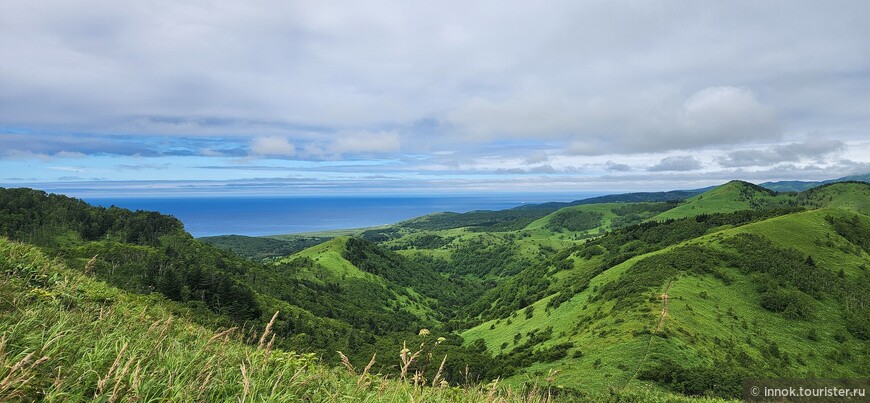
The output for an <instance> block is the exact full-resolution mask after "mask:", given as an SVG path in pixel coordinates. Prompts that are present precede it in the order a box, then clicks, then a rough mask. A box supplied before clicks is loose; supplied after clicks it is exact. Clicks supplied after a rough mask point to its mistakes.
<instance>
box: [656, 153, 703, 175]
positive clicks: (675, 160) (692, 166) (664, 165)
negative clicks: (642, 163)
mask: <svg viewBox="0 0 870 403" xmlns="http://www.w3.org/2000/svg"><path fill="white" fill-rule="evenodd" d="M698 169H701V161H698V160H697V159H695V157H692V156H690V155H685V156H675V157H666V158H663V159H662V160H661V161H660V162H659V163H658V164H656V165H653V166H651V167H649V168H648V169H647V171H650V172H664V171H695V170H698Z"/></svg>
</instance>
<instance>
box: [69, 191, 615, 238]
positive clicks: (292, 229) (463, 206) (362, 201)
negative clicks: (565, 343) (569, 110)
mask: <svg viewBox="0 0 870 403" xmlns="http://www.w3.org/2000/svg"><path fill="white" fill-rule="evenodd" d="M601 194H602V193H573V194H570V195H567V194H504V195H486V196H464V195H463V196H328V197H327V196H322V197H321V196H317V197H314V196H312V197H300V196H280V197H279V196H191V197H177V196H173V197H84V198H83V199H84V200H85V201H86V202H88V203H90V204H93V205H97V206H103V207H109V206H113V205H114V206H117V207H123V208H127V209H131V210H148V211H159V212H160V213H163V214H169V215H172V216H175V217H176V218H178V219H179V220H181V222H182V223H184V228H185V229H186V230H187V231H188V232H190V233H191V234H192V235H193V236H195V237H205V236H215V235H226V234H236V235H248V236H264V235H277V234H292V233H303V232H318V231H329V230H338V229H352V228H364V227H372V226H378V225H384V224H393V223H396V222H399V221H402V220H406V219H409V218H413V217H418V216H421V215H426V214H430V213H436V212H444V211H451V212H457V213H463V212H467V211H472V210H502V209H508V208H512V207H517V206H521V205H523V204H538V203H544V202H549V201H572V200H578V199H584V198H587V197H593V196H599V195H601Z"/></svg>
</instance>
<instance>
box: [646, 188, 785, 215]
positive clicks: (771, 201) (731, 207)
mask: <svg viewBox="0 0 870 403" xmlns="http://www.w3.org/2000/svg"><path fill="white" fill-rule="evenodd" d="M787 197H788V196H785V195H782V196H777V195H774V194H773V192H771V191H769V190H766V189H763V188H760V187H757V186H755V185H752V184H749V183H746V182H741V181H731V182H728V183H726V184H724V185H722V186H719V187H716V188H714V189H712V190H709V191H707V192H704V193H702V194H700V195H697V196H693V197H690V198H688V199H686V202H685V203H683V204H681V205H680V206H678V207H676V208H673V209H671V210H668V211H665V212H664V213H661V214H659V215H657V216H655V217H654V218H653V219H655V220H666V219H670V218H683V217H693V216H696V215H700V214H714V213H730V212H732V211H740V210H752V209H756V208H759V207H761V206H765V207H767V206H774V205H776V204H779V203H782V202H783V201H784V199H786V198H787Z"/></svg>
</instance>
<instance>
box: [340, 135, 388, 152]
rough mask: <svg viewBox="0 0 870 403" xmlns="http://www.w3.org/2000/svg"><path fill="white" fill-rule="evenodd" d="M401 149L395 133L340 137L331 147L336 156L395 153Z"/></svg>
mask: <svg viewBox="0 0 870 403" xmlns="http://www.w3.org/2000/svg"><path fill="white" fill-rule="evenodd" d="M400 149H401V140H400V138H399V134H398V133H395V132H357V133H347V134H342V135H340V136H339V137H338V138H337V139H335V140H334V142H333V143H332V145H331V146H330V150H331V151H332V152H333V153H336V154H357V153H361V154H368V153H376V154H377V153H395V152H398V151H399V150H400Z"/></svg>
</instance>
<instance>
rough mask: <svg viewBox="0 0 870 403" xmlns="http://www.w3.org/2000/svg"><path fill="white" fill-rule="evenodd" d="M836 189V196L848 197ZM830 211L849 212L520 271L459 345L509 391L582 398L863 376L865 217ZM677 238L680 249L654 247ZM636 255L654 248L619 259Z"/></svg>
mask: <svg viewBox="0 0 870 403" xmlns="http://www.w3.org/2000/svg"><path fill="white" fill-rule="evenodd" d="M832 186H835V188H834V189H829V190H828V192H830V193H831V194H839V195H841V196H843V197H846V198H848V197H849V196H848V195H854V194H855V192H853V191H849V190H847V189H846V187H847V186H850V185H848V184H841V185H832ZM837 187H839V189H838V188H837ZM732 190H733V189H732ZM736 194H737V195H740V193H739V192H736ZM738 201H740V200H738ZM744 201H745V200H744ZM717 202H719V201H717ZM720 204H722V203H720ZM828 205H829V206H840V207H845V208H835V207H828V208H823V209H819V210H812V211H805V212H789V211H788V210H786V211H783V212H782V213H780V214H773V215H768V216H766V217H765V216H764V214H765V213H763V212H759V213H755V214H756V216H755V217H754V218H750V219H748V220H742V222H743V223H742V224H741V223H740V222H741V220H738V218H739V217H740V216H741V215H744V214H743V213H733V214H732V215H719V216H718V217H720V218H715V217H717V216H713V218H714V219H715V221H718V223H717V224H716V225H713V226H706V227H705V226H698V224H701V223H700V222H699V221H696V220H695V219H694V218H690V219H686V220H679V221H673V222H663V223H658V224H655V223H649V224H645V225H643V226H638V227H633V228H629V229H626V230H624V231H621V232H620V231H617V232H616V233H614V235H613V236H605V237H603V238H601V239H600V240H596V241H593V242H589V243H587V244H586V245H583V246H579V247H577V248H574V249H573V251H571V250H568V251H565V252H563V253H560V254H559V255H557V257H556V258H554V260H552V261H551V262H549V263H547V264H544V265H542V266H541V267H540V269H536V270H537V271H534V270H533V271H531V272H529V273H528V274H527V273H525V272H524V273H520V274H519V275H518V277H517V279H518V280H520V281H516V284H517V286H518V287H514V288H511V287H508V285H509V284H511V283H512V282H511V281H508V282H507V283H505V286H500V288H503V290H502V292H499V291H498V290H494V291H493V292H492V293H488V294H487V295H491V296H492V297H495V298H494V299H492V298H490V299H487V298H486V297H487V295H485V298H484V299H483V300H482V301H481V304H480V309H478V310H476V311H475V310H472V311H471V312H472V314H474V312H481V313H482V314H483V316H482V317H483V319H484V322H482V323H480V324H479V325H477V326H475V327H473V328H471V329H469V330H467V331H465V332H464V333H463V337H464V338H465V339H466V342H467V343H469V344H475V343H482V344H483V345H485V346H486V347H487V349H488V351H490V352H492V353H493V354H495V355H496V357H497V359H500V360H501V361H502V362H503V363H504V364H503V365H509V366H513V367H515V368H517V369H518V370H519V372H518V373H517V374H516V375H514V376H513V377H511V378H509V379H508V380H507V381H508V382H509V383H513V384H520V383H522V382H523V380H524V379H528V378H529V377H534V376H536V375H537V376H540V374H546V373H547V372H548V371H550V370H555V369H558V370H559V371H561V373H560V376H561V377H562V378H561V379H562V380H563V381H565V382H566V383H568V384H572V385H580V386H579V387H580V389H581V390H586V391H593V390H601V389H602V388H614V389H616V390H623V389H626V388H628V389H632V388H636V387H642V385H644V384H649V383H652V384H653V385H656V386H657V387H665V388H668V389H670V390H672V391H674V392H679V393H684V394H690V395H704V394H709V393H712V394H715V395H718V396H721V397H739V396H740V379H742V378H744V377H748V376H751V377H765V376H775V377H813V376H817V377H818V376H826V377H856V376H859V377H860V376H866V374H867V368H870V359H868V357H870V355H868V354H870V342H868V340H870V311H868V308H867V301H866V300H865V298H866V295H867V294H866V290H867V289H870V269H868V267H870V254H868V253H870V249H868V247H870V245H868V244H867V241H866V239H870V217H867V216H866V215H864V214H861V213H860V212H859V211H857V209H859V208H860V207H854V206H856V205H855V204H852V203H847V202H845V201H843V200H837V198H836V197H834V198H833V199H830V200H828ZM861 205H863V204H861V203H859V204H858V205H857V206H861ZM848 206H852V207H848ZM704 219H705V220H708V221H709V220H710V219H711V218H704ZM675 225H677V227H675ZM665 226H670V228H668V229H667V230H666V231H664V232H662V231H658V230H657V228H665ZM695 227H697V228H698V229H699V230H700V231H697V232H696V231H695V230H692V228H695ZM677 228H683V230H682V233H684V234H685V236H683V237H682V238H684V239H683V240H680V238H681V237H679V236H678V237H676V238H673V240H674V241H677V242H660V243H659V244H658V245H653V244H650V242H653V243H654V242H655V240H656V239H660V237H661V236H662V234H670V235H671V236H673V235H675V234H677V233H679V232H675V231H676V230H677ZM619 234H624V235H619ZM620 237H624V238H625V237H628V238H626V239H629V238H633V239H635V240H636V241H635V246H634V247H628V246H629V245H628V244H626V243H625V242H624V241H622V240H620ZM611 240H612V241H611ZM637 242H640V243H637ZM646 245H650V246H646ZM614 247H617V248H618V249H619V253H620V254H622V255H621V256H622V257H618V256H620V255H619V254H612V253H611V252H610V250H611V248H614ZM627 247H628V248H627ZM631 248H635V249H637V248H640V250H641V251H643V250H649V249H652V250H651V251H649V252H644V253H641V254H633V253H628V254H625V253H626V252H627V251H628V250H631ZM607 256H613V257H614V258H615V259H614V258H608V257H607ZM541 279H544V282H543V283H541V285H540V286H538V287H537V288H535V285H534V284H537V282H540V281H541ZM517 295H524V296H523V297H522V299H524V300H525V301H527V302H525V303H523V301H522V299H520V301H519V302H516V301H517V300H518V298H517ZM509 296H510V298H511V299H510V300H507V299H506V298H508V297H509ZM511 301H514V302H511ZM496 307H497V308H496ZM510 307H513V308H510ZM504 308H507V309H504ZM494 309H495V310H494ZM487 312H489V313H487ZM478 340H479V341H478Z"/></svg>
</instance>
